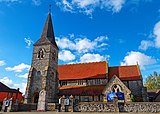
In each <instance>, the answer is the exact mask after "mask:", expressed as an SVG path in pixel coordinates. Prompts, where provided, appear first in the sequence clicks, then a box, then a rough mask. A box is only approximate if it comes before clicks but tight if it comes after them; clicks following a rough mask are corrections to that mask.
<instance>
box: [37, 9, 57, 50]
mask: <svg viewBox="0 0 160 114" xmlns="http://www.w3.org/2000/svg"><path fill="white" fill-rule="evenodd" d="M48 43H52V44H53V45H54V46H56V47H57V49H58V46H57V44H56V41H55V36H54V30H53V25H52V18H51V14H50V12H49V13H48V16H47V20H46V23H45V25H44V28H43V31H42V34H41V37H40V39H39V40H38V41H37V42H36V43H35V44H34V45H42V44H48Z"/></svg>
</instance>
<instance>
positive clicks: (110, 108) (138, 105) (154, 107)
mask: <svg viewBox="0 0 160 114" xmlns="http://www.w3.org/2000/svg"><path fill="white" fill-rule="evenodd" d="M79 111H81V112H136V113H142V112H146V113H147V112H148V113H149V112H152V113H159V112H160V102H130V103H126V104H123V103H119V104H118V105H116V104H115V103H113V102H108V103H105V102H81V103H79Z"/></svg>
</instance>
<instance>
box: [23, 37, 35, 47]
mask: <svg viewBox="0 0 160 114" xmlns="http://www.w3.org/2000/svg"><path fill="white" fill-rule="evenodd" d="M24 41H25V42H26V43H27V46H26V48H29V47H30V46H31V44H33V41H32V40H31V39H30V38H24Z"/></svg>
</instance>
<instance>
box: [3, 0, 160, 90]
mask: <svg viewBox="0 0 160 114" xmlns="http://www.w3.org/2000/svg"><path fill="white" fill-rule="evenodd" d="M49 4H52V11H51V13H52V20H53V26H54V32H55V36H56V41H57V44H58V46H59V48H60V51H59V64H67V63H78V62H92V61H104V60H106V59H107V60H108V62H109V66H119V65H132V64H137V62H138V64H139V65H140V68H141V72H142V75H143V78H144V80H145V78H146V77H147V76H148V75H150V74H152V73H153V71H157V72H159V73H160V60H159V56H160V5H159V4H160V1H159V0H47V1H46V0H0V81H1V82H3V83H5V84H6V85H8V86H10V87H13V88H18V87H19V88H20V90H21V91H22V92H24V91H25V86H26V82H27V74H28V70H29V68H30V65H31V58H32V50H33V43H35V42H36V41H37V40H38V39H39V37H40V35H41V32H42V29H43V26H44V23H45V21H46V17H47V14H48V6H49Z"/></svg>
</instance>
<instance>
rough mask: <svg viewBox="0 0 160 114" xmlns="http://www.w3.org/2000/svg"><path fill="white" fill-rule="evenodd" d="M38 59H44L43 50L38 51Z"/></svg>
mask: <svg viewBox="0 0 160 114" xmlns="http://www.w3.org/2000/svg"><path fill="white" fill-rule="evenodd" d="M38 58H39V59H42V58H44V49H40V50H39V51H38Z"/></svg>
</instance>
